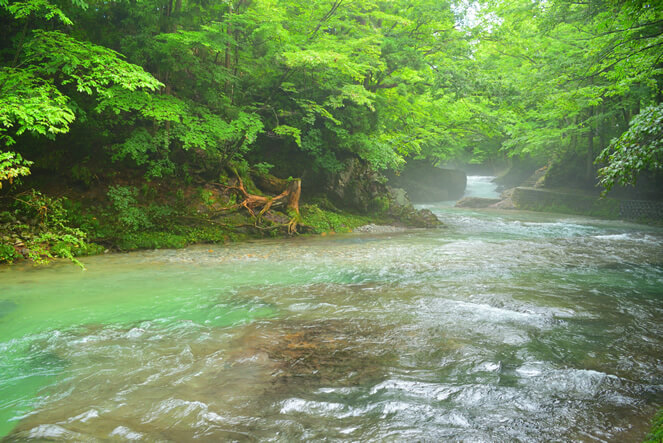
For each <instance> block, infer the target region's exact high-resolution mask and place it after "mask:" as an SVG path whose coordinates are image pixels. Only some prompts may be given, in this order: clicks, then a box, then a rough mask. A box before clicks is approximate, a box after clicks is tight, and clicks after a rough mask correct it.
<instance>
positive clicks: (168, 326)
mask: <svg viewBox="0 0 663 443" xmlns="http://www.w3.org/2000/svg"><path fill="white" fill-rule="evenodd" d="M481 186H483V188H481V189H482V190H479V187H481ZM468 194H471V195H474V196H491V195H492V194H494V188H493V187H492V183H491V182H490V180H488V179H487V178H470V180H469V185H468ZM426 207H427V208H429V209H431V210H433V211H434V212H435V213H436V214H437V215H438V216H439V218H440V219H441V220H442V221H443V222H444V223H445V225H446V227H445V228H442V229H434V230H407V231H403V232H387V233H381V234H377V233H372V234H371V233H368V234H367V233H361V234H359V233H353V234H345V235H334V236H326V237H300V238H295V239H290V240H264V241H253V242H246V243H240V244H230V245H226V246H222V245H218V246H217V245H203V246H194V247H189V248H186V249H181V250H159V251H143V252H135V253H129V254H109V255H102V256H96V257H89V258H86V259H85V260H84V262H85V264H86V266H87V271H81V270H80V269H79V268H77V267H76V266H74V265H71V264H68V263H64V262H62V263H55V264H53V265H50V266H48V267H42V268H35V267H32V266H29V265H15V266H10V267H9V266H8V267H2V268H0V438H2V436H4V439H5V440H7V441H14V440H20V441H24V440H30V439H34V440H42V439H54V440H58V441H60V440H72V441H106V440H120V441H121V440H141V439H144V440H146V441H155V440H158V441H188V440H191V439H194V438H197V439H200V440H202V441H224V440H237V441H270V440H271V441H300V440H309V441H310V440H323V439H327V440H332V441H367V440H368V441H384V440H388V441H403V440H410V441H524V442H532V441H550V440H555V441H569V440H580V441H619V442H629V441H634V442H637V441H641V440H642V439H643V437H644V435H645V434H646V432H647V430H648V427H649V421H650V419H651V418H652V416H653V415H654V413H655V412H656V410H657V409H658V408H659V407H661V406H662V405H663V359H662V358H663V323H662V322H661V318H663V230H662V229H659V228H652V227H646V226H643V225H637V224H629V223H626V222H621V221H605V220H597V219H591V218H584V217H575V216H567V215H553V214H539V213H527V212H518V211H510V212H509V211H504V212H498V211H490V210H473V211H470V210H465V209H456V208H453V207H451V206H450V205H449V204H448V203H440V204H437V205H426Z"/></svg>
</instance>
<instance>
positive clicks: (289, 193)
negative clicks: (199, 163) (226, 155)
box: [214, 172, 302, 235]
mask: <svg viewBox="0 0 663 443" xmlns="http://www.w3.org/2000/svg"><path fill="white" fill-rule="evenodd" d="M235 175H236V177H237V185H236V186H228V185H222V184H220V183H214V185H215V186H219V187H222V188H224V189H227V190H231V191H234V192H236V193H237V194H238V195H239V197H240V198H243V200H242V201H241V202H240V203H237V204H235V205H232V206H229V207H226V208H222V210H237V209H240V208H245V209H246V210H247V211H248V213H249V214H251V216H252V217H253V218H254V219H255V223H254V226H255V227H256V228H258V229H261V230H273V229H275V228H276V229H278V228H282V227H285V228H287V232H288V234H290V235H293V234H296V233H297V227H298V226H299V225H300V224H301V215H300V214H299V198H300V196H301V193H302V181H301V180H300V179H294V180H290V181H288V182H286V183H287V184H286V187H285V190H284V191H283V192H281V193H280V194H279V195H277V196H275V197H265V196H262V195H256V194H251V193H249V192H248V191H247V190H246V187H245V186H244V182H243V181H242V178H241V177H240V176H239V174H237V172H235ZM283 206H285V209H286V212H287V213H288V214H289V215H290V221H289V222H288V223H286V224H284V225H279V226H274V227H262V226H260V222H261V221H262V218H263V216H264V215H265V214H266V213H267V212H268V211H269V210H270V209H272V208H275V207H283Z"/></svg>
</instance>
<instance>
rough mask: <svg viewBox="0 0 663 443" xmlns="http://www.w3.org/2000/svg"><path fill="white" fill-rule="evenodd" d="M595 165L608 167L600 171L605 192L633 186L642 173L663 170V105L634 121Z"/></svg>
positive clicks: (654, 107)
mask: <svg viewBox="0 0 663 443" xmlns="http://www.w3.org/2000/svg"><path fill="white" fill-rule="evenodd" d="M597 161H598V162H604V163H606V164H607V165H606V166H604V167H602V168H601V169H599V177H600V179H601V185H602V186H603V187H604V188H605V190H606V192H607V191H609V190H610V189H611V188H612V187H613V186H614V185H615V184H619V185H623V186H625V185H635V183H636V181H637V178H638V174H639V173H641V172H643V171H661V170H663V103H659V104H658V105H657V106H650V107H647V108H645V109H643V110H642V112H640V113H639V114H638V115H636V116H635V117H633V119H632V120H631V124H630V127H629V129H628V131H626V132H624V133H623V134H622V135H621V136H620V137H619V138H616V139H614V140H612V142H611V143H610V145H609V146H608V147H607V148H605V149H604V150H603V151H602V152H601V154H600V155H599V156H598V158H597Z"/></svg>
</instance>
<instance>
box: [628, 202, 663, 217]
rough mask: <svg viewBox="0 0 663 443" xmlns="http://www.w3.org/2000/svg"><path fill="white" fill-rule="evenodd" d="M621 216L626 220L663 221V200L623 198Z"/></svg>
mask: <svg viewBox="0 0 663 443" xmlns="http://www.w3.org/2000/svg"><path fill="white" fill-rule="evenodd" d="M619 217H620V218H623V219H626V220H661V221H663V202H661V201H652V200H621V201H620V206H619Z"/></svg>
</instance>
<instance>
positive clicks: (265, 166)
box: [253, 162, 274, 175]
mask: <svg viewBox="0 0 663 443" xmlns="http://www.w3.org/2000/svg"><path fill="white" fill-rule="evenodd" d="M273 167H274V165H273V164H271V163H267V162H260V163H256V164H254V165H253V169H254V170H255V171H256V172H257V173H258V174H261V175H267V174H269V171H270V169H272V168H273Z"/></svg>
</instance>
